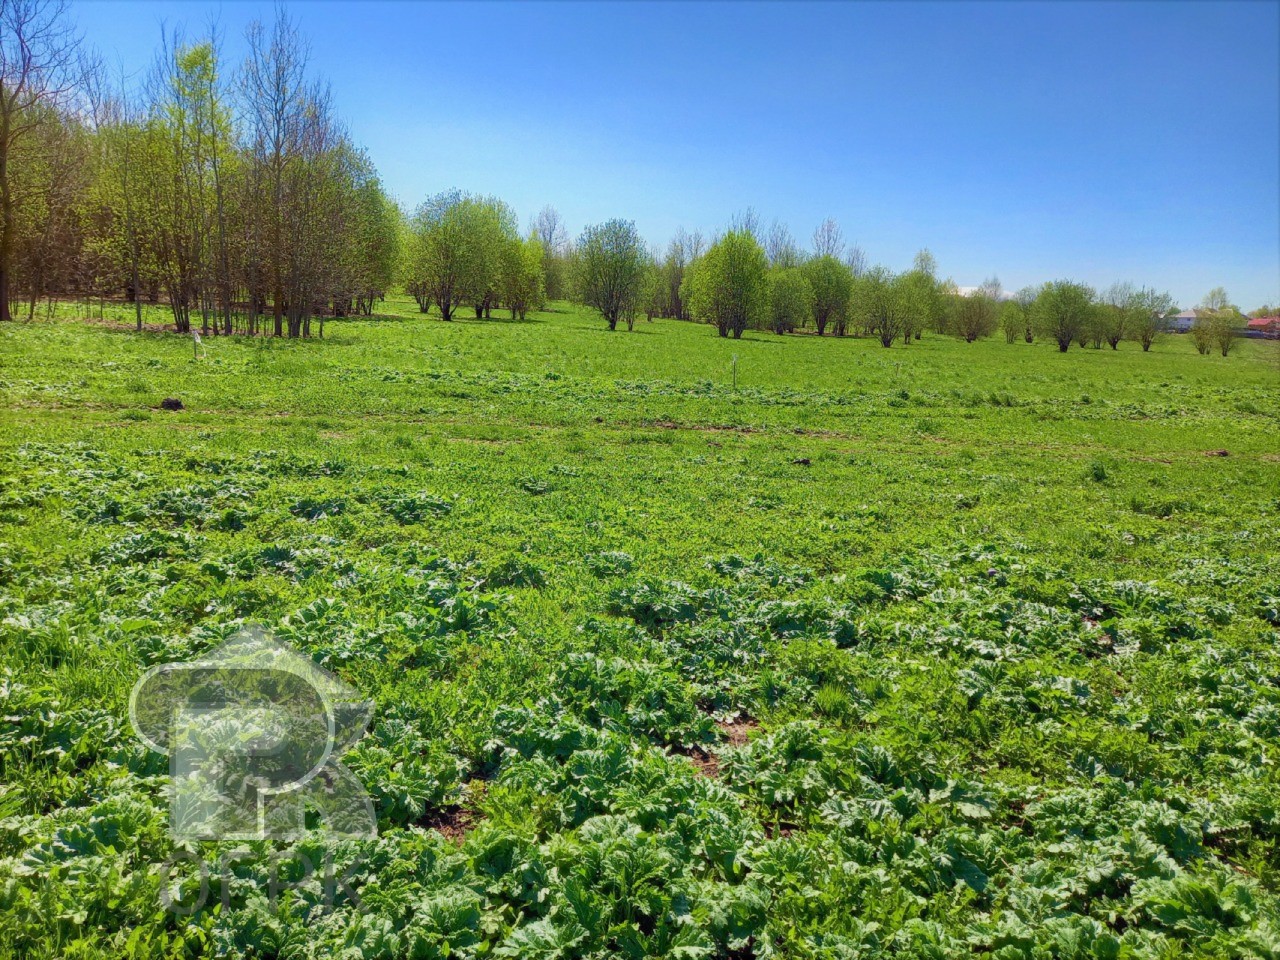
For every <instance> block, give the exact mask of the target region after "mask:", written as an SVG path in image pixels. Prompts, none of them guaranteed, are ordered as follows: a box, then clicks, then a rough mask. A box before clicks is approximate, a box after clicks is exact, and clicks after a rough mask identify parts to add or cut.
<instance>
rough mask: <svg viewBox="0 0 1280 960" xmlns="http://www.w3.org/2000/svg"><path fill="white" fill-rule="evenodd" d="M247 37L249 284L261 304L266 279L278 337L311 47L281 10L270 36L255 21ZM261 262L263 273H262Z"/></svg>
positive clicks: (245, 77)
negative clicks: (289, 184)
mask: <svg viewBox="0 0 1280 960" xmlns="http://www.w3.org/2000/svg"><path fill="white" fill-rule="evenodd" d="M246 39H247V40H248V41H249V56H248V59H247V60H246V61H245V64H244V69H243V71H242V73H241V76H242V82H243V85H244V89H243V97H244V102H245V106H246V108H247V113H248V122H249V138H250V143H251V146H252V153H253V169H252V171H251V177H252V178H253V180H254V183H255V185H256V187H257V189H258V191H259V193H260V203H259V204H257V205H256V216H255V221H254V224H253V227H252V228H251V231H250V233H251V238H252V246H253V247H256V248H258V249H257V250H254V251H251V252H250V253H249V257H248V262H249V263H250V264H251V265H252V266H251V272H252V274H253V276H252V278H251V280H250V284H251V287H253V288H255V289H256V291H257V295H256V296H252V297H251V300H252V301H253V302H254V305H255V306H261V302H262V300H263V299H265V297H264V296H263V292H264V290H265V287H266V285H267V283H268V282H269V283H270V285H271V294H272V300H273V311H274V322H275V335H276V336H277V337H278V336H280V335H281V334H283V332H284V329H283V328H284V309H285V303H284V283H285V275H284V268H285V265H284V260H285V254H284V247H285V244H286V242H287V241H288V239H289V238H288V236H287V235H286V234H285V225H284V216H283V213H284V211H283V207H284V202H285V186H286V175H287V173H288V171H289V168H290V167H291V166H292V165H293V164H294V163H295V162H296V161H297V158H298V156H299V154H300V153H301V143H300V138H301V132H302V125H303V120H304V114H305V102H306V97H305V83H306V71H307V61H308V59H309V57H310V49H309V48H308V47H307V45H306V43H305V42H304V41H303V39H302V37H301V36H300V34H299V32H298V29H297V27H296V26H295V25H294V23H293V21H291V20H290V19H289V17H288V15H287V14H285V13H284V12H283V11H280V12H278V13H277V15H276V21H275V24H274V25H273V27H272V30H271V33H270V35H268V33H267V31H266V29H265V28H264V27H263V25H262V24H261V23H259V22H256V21H255V22H254V23H252V24H251V25H250V26H249V29H248V31H247V32H246ZM263 221H265V223H263ZM263 263H265V267H266V273H267V276H266V277H263V276H261V275H260V271H261V266H259V265H260V264H263Z"/></svg>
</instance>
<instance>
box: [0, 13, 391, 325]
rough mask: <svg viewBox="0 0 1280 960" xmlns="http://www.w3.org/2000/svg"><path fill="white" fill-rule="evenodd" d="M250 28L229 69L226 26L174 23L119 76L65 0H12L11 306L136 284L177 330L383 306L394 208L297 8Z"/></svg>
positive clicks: (6, 286)
mask: <svg viewBox="0 0 1280 960" xmlns="http://www.w3.org/2000/svg"><path fill="white" fill-rule="evenodd" d="M246 39H247V42H248V49H249V54H248V56H247V58H246V59H245V61H244V62H243V63H242V64H240V65H238V66H237V67H235V68H234V69H228V68H227V66H226V64H224V63H223V62H222V59H221V58H220V56H219V43H218V38H217V37H216V35H211V36H209V37H205V38H201V39H198V40H196V41H194V42H186V41H185V40H184V38H183V37H182V35H181V34H177V33H175V34H171V35H169V36H167V37H166V38H165V41H164V43H163V45H162V49H161V51H160V53H159V55H158V56H157V59H156V63H155V65H154V67H153V69H152V70H151V71H150V73H149V75H148V76H147V77H146V80H145V83H143V84H142V85H141V86H140V87H138V88H136V89H129V88H128V87H126V85H125V84H124V83H121V84H119V85H116V87H115V88H114V89H113V88H112V85H111V84H109V83H108V82H106V79H105V73H104V71H103V69H102V68H101V66H100V65H99V64H97V63H96V62H95V61H94V60H93V58H92V57H91V56H90V55H88V53H87V51H86V50H85V49H84V48H83V45H82V43H81V39H80V38H79V36H78V35H76V34H75V32H74V30H73V29H72V28H71V27H70V26H69V23H68V21H67V20H66V16H65V9H64V5H63V4H62V3H61V2H60V0H0V319H10V318H11V317H12V315H13V313H14V311H15V307H17V308H18V309H21V308H22V306H24V305H25V307H26V311H27V313H28V314H31V313H34V311H35V307H36V304H37V302H38V301H40V300H41V299H42V298H44V297H51V296H68V295H71V296H80V297H92V296H95V295H97V296H102V297H106V296H114V295H119V294H120V293H121V292H123V294H124V297H125V299H127V300H128V301H130V302H132V303H134V304H135V305H136V318H137V323H138V326H139V328H140V327H141V325H142V305H143V303H144V302H150V303H160V302H162V301H163V303H165V304H166V305H167V306H168V308H169V309H170V310H171V311H172V314H173V320H174V324H175V327H176V329H177V330H179V331H180V332H186V331H189V330H190V329H191V328H192V324H193V320H194V319H195V318H197V317H198V320H199V324H200V327H201V329H202V330H203V331H204V332H206V333H211V332H212V333H226V334H230V333H234V332H245V333H255V332H260V331H261V330H263V329H265V328H266V326H267V325H268V324H269V325H270V328H271V330H272V332H274V333H275V334H276V335H284V334H286V333H287V335H289V336H295V337H296V336H305V335H308V334H309V333H310V332H311V324H312V319H313V318H314V317H320V318H323V317H324V316H326V315H343V314H346V313H349V312H352V311H363V312H366V313H367V312H370V311H371V310H372V308H373V303H374V301H375V299H376V298H378V297H380V296H382V295H383V294H384V292H385V291H386V290H387V288H388V286H389V285H390V284H391V282H392V280H393V279H394V273H395V269H396V266H397V260H398V256H399V253H398V251H399V235H398V231H399V222H400V218H399V213H398V210H397V209H396V207H395V205H394V204H393V203H392V202H391V201H390V200H389V199H388V198H387V196H386V194H385V193H384V191H383V189H382V186H381V184H380V182H379V180H378V177H377V174H376V172H375V170H374V168H373V164H372V163H371V162H370V160H369V158H368V157H367V156H366V155H365V154H364V153H363V151H361V150H360V149H358V148H357V147H356V146H355V145H354V144H353V143H352V142H351V139H350V137H349V136H348V135H347V133H346V131H345V130H344V128H343V126H342V124H341V123H340V121H339V120H338V119H337V118H336V117H335V116H334V113H333V109H332V105H331V101H330V97H329V94H328V90H327V88H326V87H325V86H324V84H323V83H321V82H319V81H318V80H316V79H314V78H312V77H310V76H309V72H308V53H307V46H306V43H305V41H304V40H303V38H302V37H301V36H300V35H299V33H298V31H297V30H296V28H295V27H294V25H293V24H292V23H291V22H290V20H289V19H288V17H287V16H286V15H284V14H283V13H280V14H279V15H278V16H277V19H276V21H275V23H274V24H273V25H272V26H271V27H269V28H268V27H264V26H263V25H262V24H257V23H255V24H254V25H252V26H251V27H250V28H249V30H248V32H247V37H246ZM321 322H323V320H322V321H321Z"/></svg>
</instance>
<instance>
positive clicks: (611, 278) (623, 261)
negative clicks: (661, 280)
mask: <svg viewBox="0 0 1280 960" xmlns="http://www.w3.org/2000/svg"><path fill="white" fill-rule="evenodd" d="M646 264H647V256H646V254H645V249H644V244H643V242H642V241H641V240H640V234H639V233H637V232H636V225H635V224H634V223H633V222H631V221H630V220H609V221H606V222H605V223H602V224H598V225H596V226H592V227H587V229H586V230H584V231H583V233H582V236H581V237H580V238H579V239H578V245H577V247H576V249H575V250H574V255H573V269H574V277H575V285H576V289H577V296H578V300H579V302H581V303H583V304H585V305H587V306H589V307H592V308H594V309H595V310H598V311H599V312H600V315H601V316H602V317H604V319H605V322H606V323H608V324H609V329H610V330H616V329H617V328H618V321H619V320H624V321H625V322H626V324H627V329H628V330H630V329H631V328H632V326H633V325H634V323H635V315H636V312H637V311H638V310H639V309H640V308H641V298H642V297H643V295H644V292H645V267H646Z"/></svg>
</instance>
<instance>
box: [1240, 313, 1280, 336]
mask: <svg viewBox="0 0 1280 960" xmlns="http://www.w3.org/2000/svg"><path fill="white" fill-rule="evenodd" d="M1245 328H1246V329H1247V330H1248V331H1249V332H1250V333H1260V334H1262V336H1264V337H1280V317H1254V318H1253V319H1252V320H1250V321H1249V322H1248V323H1246V324H1245Z"/></svg>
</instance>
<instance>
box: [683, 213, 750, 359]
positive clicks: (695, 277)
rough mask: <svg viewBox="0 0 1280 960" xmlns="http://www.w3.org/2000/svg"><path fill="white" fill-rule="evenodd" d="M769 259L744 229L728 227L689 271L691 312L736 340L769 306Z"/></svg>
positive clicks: (698, 318) (688, 302) (723, 335)
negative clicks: (730, 228)
mask: <svg viewBox="0 0 1280 960" xmlns="http://www.w3.org/2000/svg"><path fill="white" fill-rule="evenodd" d="M768 270H769V262H768V259H767V258H766V257H765V255H764V248H763V247H761V246H760V244H759V242H758V241H757V240H756V238H755V237H754V236H752V235H751V234H750V233H748V232H747V231H745V230H730V231H729V232H728V233H726V234H725V235H724V236H723V237H721V238H720V239H719V240H718V241H717V242H716V243H714V244H712V245H711V249H709V250H708V251H707V252H706V253H705V254H704V255H703V256H702V258H701V259H700V260H699V261H698V263H697V265H696V266H695V267H693V268H692V269H691V270H690V274H689V281H688V283H689V293H688V295H687V296H686V297H685V301H686V303H687V305H688V308H689V312H690V315H691V316H692V317H693V319H695V320H697V321H699V322H700V323H709V324H712V325H713V326H715V328H716V330H717V332H719V334H720V336H722V337H728V336H730V335H732V336H733V338H734V339H735V340H736V339H738V338H740V337H741V336H742V332H743V331H744V330H746V329H747V328H748V327H753V326H757V325H759V324H760V322H761V321H763V320H764V318H765V317H766V315H767V312H768V309H769V282H768Z"/></svg>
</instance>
